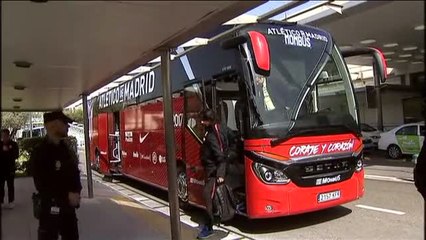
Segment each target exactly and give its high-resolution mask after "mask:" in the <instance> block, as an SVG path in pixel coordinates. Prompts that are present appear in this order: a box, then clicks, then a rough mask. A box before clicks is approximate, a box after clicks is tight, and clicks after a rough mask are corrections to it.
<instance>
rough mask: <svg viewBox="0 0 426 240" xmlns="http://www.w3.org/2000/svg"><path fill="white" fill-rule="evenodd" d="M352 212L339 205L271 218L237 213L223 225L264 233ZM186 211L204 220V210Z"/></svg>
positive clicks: (322, 220)
mask: <svg viewBox="0 0 426 240" xmlns="http://www.w3.org/2000/svg"><path fill="white" fill-rule="evenodd" d="M351 212H352V210H351V209H349V208H346V207H343V206H338V207H334V208H330V209H325V210H320V211H317V212H311V213H305V214H300V215H294V216H287V217H280V218H270V219H248V218H247V217H244V216H240V215H236V216H235V218H234V219H233V220H231V221H229V222H226V223H223V224H221V225H222V226H225V227H226V226H232V227H235V228H237V229H239V230H240V231H241V232H242V233H249V234H263V233H273V232H282V231H289V230H293V229H299V228H303V227H309V226H312V225H316V224H320V223H324V222H328V221H332V220H336V219H339V218H341V217H344V216H346V215H348V214H350V213H351ZM185 213H186V214H187V215H188V216H190V217H191V220H192V221H194V222H202V217H203V210H201V209H192V210H188V211H185ZM218 239H220V238H218Z"/></svg>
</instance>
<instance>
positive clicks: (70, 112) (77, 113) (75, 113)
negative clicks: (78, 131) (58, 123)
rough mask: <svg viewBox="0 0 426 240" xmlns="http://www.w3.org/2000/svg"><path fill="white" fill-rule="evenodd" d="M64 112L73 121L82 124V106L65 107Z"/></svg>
mask: <svg viewBox="0 0 426 240" xmlns="http://www.w3.org/2000/svg"><path fill="white" fill-rule="evenodd" d="M64 113H65V114H66V115H67V116H69V117H70V118H72V119H73V120H74V121H76V122H78V123H81V124H83V123H84V122H83V121H84V119H83V108H81V107H79V108H74V109H66V110H65V111H64Z"/></svg>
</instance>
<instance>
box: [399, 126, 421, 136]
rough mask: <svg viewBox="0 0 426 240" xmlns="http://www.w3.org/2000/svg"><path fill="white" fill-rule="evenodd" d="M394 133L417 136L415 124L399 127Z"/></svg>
mask: <svg viewBox="0 0 426 240" xmlns="http://www.w3.org/2000/svg"><path fill="white" fill-rule="evenodd" d="M396 135H407V136H417V126H408V127H403V128H401V129H399V130H398V131H397V132H396Z"/></svg>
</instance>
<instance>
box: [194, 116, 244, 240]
mask: <svg viewBox="0 0 426 240" xmlns="http://www.w3.org/2000/svg"><path fill="white" fill-rule="evenodd" d="M201 124H203V125H204V127H205V130H206V133H205V135H204V139H203V145H202V146H201V162H202V164H203V168H204V173H205V177H206V181H205V183H206V184H205V186H204V191H203V197H204V200H205V202H206V216H205V222H204V224H205V225H204V226H203V227H202V229H201V231H200V233H199V234H198V236H197V238H198V239H205V238H208V237H210V236H211V235H213V223H214V217H213V201H212V194H213V191H214V190H215V189H214V188H215V184H222V183H224V181H225V174H226V167H227V160H228V156H227V153H228V152H230V151H229V149H230V145H231V144H232V143H233V142H235V139H236V138H235V135H234V133H233V132H232V130H230V129H229V128H228V127H227V126H226V125H224V124H219V123H218V122H217V121H216V118H215V113H214V112H213V110H210V109H208V110H206V111H204V112H203V113H202V120H201Z"/></svg>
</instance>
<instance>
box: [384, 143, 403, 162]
mask: <svg viewBox="0 0 426 240" xmlns="http://www.w3.org/2000/svg"><path fill="white" fill-rule="evenodd" d="M387 153H388V157H389V158H392V159H400V158H401V157H402V151H401V148H399V147H398V145H396V144H392V145H390V146H389V147H388V151H387Z"/></svg>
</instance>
